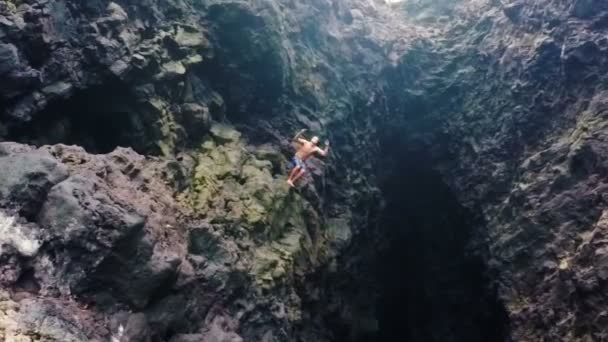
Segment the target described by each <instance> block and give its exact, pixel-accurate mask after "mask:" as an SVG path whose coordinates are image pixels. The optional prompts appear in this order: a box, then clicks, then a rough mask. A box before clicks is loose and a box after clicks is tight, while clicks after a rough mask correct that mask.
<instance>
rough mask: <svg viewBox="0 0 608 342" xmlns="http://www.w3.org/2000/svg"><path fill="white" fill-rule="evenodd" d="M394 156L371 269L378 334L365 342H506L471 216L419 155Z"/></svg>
mask: <svg viewBox="0 0 608 342" xmlns="http://www.w3.org/2000/svg"><path fill="white" fill-rule="evenodd" d="M386 146H390V147H388V149H389V150H390V149H393V151H387V153H388V154H389V155H394V156H397V155H399V156H400V157H399V159H398V160H393V161H392V162H391V163H392V165H390V167H388V168H386V169H385V170H390V171H389V172H388V173H386V174H385V175H384V180H385V181H384V182H383V189H382V190H383V192H384V197H385V199H386V201H387V206H386V208H385V212H384V215H383V219H382V221H381V224H380V226H381V227H382V230H383V231H382V234H384V236H383V237H382V238H383V239H384V240H385V243H384V248H382V250H381V251H380V252H379V253H378V256H377V259H376V261H375V265H373V266H374V267H373V268H372V269H375V270H376V271H375V277H376V279H377V284H378V290H379V299H378V301H377V308H376V310H377V319H378V328H379V329H378V331H379V333H378V335H377V336H376V337H375V338H371V339H365V340H366V341H411V342H418V341H420V342H422V341H424V342H431V341H436V342H443V341H462V342H488V341H496V342H501V341H506V340H507V336H508V317H507V314H506V311H505V309H504V307H503V306H502V304H501V303H500V302H499V300H498V299H497V296H496V289H495V288H494V287H493V284H492V282H491V281H490V279H488V270H487V269H486V266H485V262H484V260H483V254H484V251H482V250H479V248H480V247H479V246H481V244H478V245H476V247H475V248H472V246H473V245H472V243H474V242H475V241H474V240H475V239H476V238H477V239H478V238H480V236H478V235H479V234H477V233H476V232H475V230H474V227H479V226H480V225H479V222H476V221H475V219H474V216H473V215H472V214H471V213H470V212H468V211H467V210H465V209H464V208H463V207H462V206H461V205H460V204H459V203H458V201H457V199H456V198H455V197H454V195H453V194H452V193H451V191H450V189H449V188H448V187H447V186H446V185H445V184H444V183H443V182H442V181H441V177H440V175H439V174H437V173H436V172H435V171H433V170H432V168H431V166H430V163H429V162H428V160H427V158H426V156H425V155H424V154H422V153H416V152H412V153H410V152H406V151H407V149H405V148H404V147H403V146H399V144H387V145H386Z"/></svg>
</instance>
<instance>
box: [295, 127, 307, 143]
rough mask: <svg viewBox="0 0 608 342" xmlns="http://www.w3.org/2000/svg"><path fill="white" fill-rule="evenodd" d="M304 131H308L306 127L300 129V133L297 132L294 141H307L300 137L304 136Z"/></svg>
mask: <svg viewBox="0 0 608 342" xmlns="http://www.w3.org/2000/svg"><path fill="white" fill-rule="evenodd" d="M304 132H306V129H302V130H300V131H299V132H298V134H296V135H295V136H294V137H293V141H297V142H300V143H302V141H306V140H304V139H301V138H300V137H301V136H302V134H304Z"/></svg>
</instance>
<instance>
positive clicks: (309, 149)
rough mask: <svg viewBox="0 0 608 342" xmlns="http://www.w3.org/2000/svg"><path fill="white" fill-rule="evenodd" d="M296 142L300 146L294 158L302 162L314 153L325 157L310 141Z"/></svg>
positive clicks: (301, 140) (300, 140)
mask: <svg viewBox="0 0 608 342" xmlns="http://www.w3.org/2000/svg"><path fill="white" fill-rule="evenodd" d="M298 142H299V143H300V146H299V147H298V151H297V152H296V156H298V157H300V159H302V160H307V159H308V158H310V157H311V156H312V155H313V154H315V153H319V154H321V155H325V153H324V151H323V150H322V149H321V148H319V147H318V146H317V145H315V144H313V143H312V142H311V141H308V140H305V139H299V140H298Z"/></svg>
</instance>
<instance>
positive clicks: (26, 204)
mask: <svg viewBox="0 0 608 342" xmlns="http://www.w3.org/2000/svg"><path fill="white" fill-rule="evenodd" d="M0 167H1V168H2V173H1V174H0V206H2V207H7V208H11V209H16V210H18V211H19V212H20V213H21V214H22V215H24V216H26V217H33V216H35V215H36V214H37V213H38V210H39V209H40V206H41V205H42V202H43V201H44V199H45V197H46V195H47V192H48V191H49V190H50V189H51V187H53V186H54V185H55V184H57V183H59V182H61V181H63V180H64V179H66V178H67V177H68V170H67V168H66V167H65V166H63V165H61V164H60V163H58V162H57V161H55V160H54V159H53V158H52V156H51V155H50V154H48V153H45V152H44V151H31V152H27V153H19V154H10V153H9V155H6V156H0Z"/></svg>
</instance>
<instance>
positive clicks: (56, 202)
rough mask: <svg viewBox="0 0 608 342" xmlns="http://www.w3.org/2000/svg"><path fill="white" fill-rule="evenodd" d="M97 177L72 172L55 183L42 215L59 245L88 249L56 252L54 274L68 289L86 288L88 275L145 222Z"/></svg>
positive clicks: (42, 224) (44, 223)
mask: <svg viewBox="0 0 608 342" xmlns="http://www.w3.org/2000/svg"><path fill="white" fill-rule="evenodd" d="M95 178H96V177H94V176H93V177H89V178H85V177H83V176H72V177H70V178H68V179H67V180H65V181H63V182H61V183H59V184H58V185H56V186H55V187H53V188H52V189H51V191H50V192H49V194H48V197H47V199H46V201H45V202H44V205H43V207H42V209H41V211H40V214H39V217H38V223H39V224H40V225H41V226H43V227H45V229H48V230H49V231H50V233H51V234H52V235H54V237H55V241H54V243H55V244H57V246H58V247H59V246H74V248H79V249H81V250H82V251H83V252H84V254H83V255H82V256H79V255H73V254H71V253H70V252H69V250H65V251H64V252H63V253H61V254H58V255H56V258H55V264H56V265H55V267H56V271H55V274H54V275H53V276H55V277H57V278H58V279H62V287H63V288H62V290H64V291H82V290H83V282H84V281H85V280H86V278H87V277H89V276H91V274H92V273H93V272H95V271H96V269H97V268H98V267H100V264H102V262H103V261H104V260H106V258H108V257H109V256H110V255H111V253H113V252H114V249H115V248H117V247H118V245H119V244H120V243H121V242H123V241H125V240H127V241H128V239H129V237H131V236H133V235H134V234H137V233H138V231H140V230H141V229H142V228H143V226H144V223H145V221H144V219H143V218H142V217H140V216H139V215H137V214H135V213H130V212H128V211H127V210H125V209H123V208H122V207H121V206H120V205H119V204H117V203H116V202H114V201H113V200H112V197H111V194H110V191H109V189H108V188H107V187H105V186H104V185H103V184H101V182H100V181H99V180H98V179H97V180H96V179H95ZM100 228H101V229H100ZM127 248H132V247H131V246H128V247H127ZM70 270H72V271H70ZM68 293H69V292H68Z"/></svg>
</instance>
